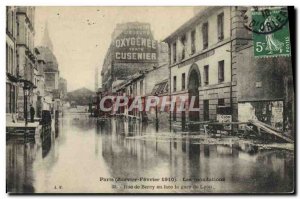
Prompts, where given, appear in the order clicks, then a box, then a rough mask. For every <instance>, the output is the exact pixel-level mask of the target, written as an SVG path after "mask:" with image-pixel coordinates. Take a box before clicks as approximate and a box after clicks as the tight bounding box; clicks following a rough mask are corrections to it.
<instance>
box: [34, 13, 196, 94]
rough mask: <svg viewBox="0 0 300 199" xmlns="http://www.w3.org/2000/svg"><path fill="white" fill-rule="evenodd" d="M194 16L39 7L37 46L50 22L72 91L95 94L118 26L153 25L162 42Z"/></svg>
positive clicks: (58, 56) (36, 32)
mask: <svg viewBox="0 0 300 199" xmlns="http://www.w3.org/2000/svg"><path fill="white" fill-rule="evenodd" d="M193 15H194V8H193V7H36V12H35V46H39V45H41V41H42V38H43V35H44V28H45V24H46V22H47V23H48V30H49V35H50V38H51V41H52V43H53V51H54V54H55V56H56V58H57V61H58V64H59V70H60V76H61V77H63V78H65V79H66V80H67V83H68V91H72V90H75V89H78V88H82V87H86V88H88V89H91V90H93V91H94V89H95V68H96V67H98V70H99V71H101V68H102V64H103V61H104V57H105V54H106V52H107V49H108V47H109V45H110V42H111V34H112V33H113V30H114V28H115V27H116V24H117V23H126V22H135V21H138V22H145V23H150V24H151V30H152V33H153V35H154V38H155V39H156V40H158V41H162V40H163V39H165V38H166V37H167V36H168V35H170V34H171V33H172V32H173V31H175V30H176V29H177V28H179V27H180V26H181V25H182V24H183V23H185V22H186V21H187V20H188V19H190V18H191V17H192V16H193Z"/></svg>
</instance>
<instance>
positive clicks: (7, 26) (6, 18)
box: [6, 6, 8, 31]
mask: <svg viewBox="0 0 300 199" xmlns="http://www.w3.org/2000/svg"><path fill="white" fill-rule="evenodd" d="M7 30H8V6H6V31H7Z"/></svg>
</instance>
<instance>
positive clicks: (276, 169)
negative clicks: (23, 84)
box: [6, 115, 294, 193]
mask: <svg viewBox="0 0 300 199" xmlns="http://www.w3.org/2000/svg"><path fill="white" fill-rule="evenodd" d="M170 130H171V131H170ZM186 134H187V132H183V131H179V130H178V129H177V130H176V131H175V130H173V129H170V127H169V126H165V127H164V126H162V125H160V126H159V129H158V131H157V129H156V125H155V124H151V123H150V124H146V123H141V122H138V121H127V120H121V119H115V118H114V119H106V120H96V119H93V118H89V117H88V116H86V115H82V116H78V115H76V116H75V115H65V116H64V118H63V119H61V120H60V121H59V124H58V125H57V126H55V128H54V129H53V132H51V133H50V134H49V135H47V136H45V137H43V138H42V139H41V141H39V140H24V139H15V138H11V139H9V140H7V144H6V146H7V152H6V153H7V156H6V157H7V190H8V191H9V192H51V193H62V192H67V193H69V192H77V193H78V192H79V193H80V192H82V193H89V192H90V193H92V192H96V193H99V192H130V190H128V189H124V186H123V185H130V184H132V183H131V182H122V183H120V186H119V187H118V189H114V190H112V189H111V186H112V184H111V183H102V184H101V182H99V181H98V179H99V177H122V178H126V177H129V178H135V177H148V178H153V177H154V178H157V177H176V178H177V182H164V183H163V184H165V185H209V186H211V187H212V188H211V189H197V190H177V192H274V191H275V192H288V191H291V190H292V187H293V164H294V162H293V161H294V158H293V153H291V152H287V151H282V150H281V151H279V150H268V151H264V152H261V151H258V149H257V147H254V146H253V145H251V144H237V143H232V144H231V143H230V142H229V144H226V145H225V144H223V145H216V144H199V143H197V142H196V141H195V139H191V138H189V137H188V136H185V135H186ZM149 135H150V136H149ZM173 135H176V136H173ZM183 178H185V179H189V178H225V182H219V181H210V182H192V181H187V182H182V179H183ZM144 184H145V185H147V184H148V185H150V184H151V185H153V183H149V182H145V183H144ZM160 184H162V182H157V183H155V185H160ZM56 185H61V186H62V187H63V189H62V190H57V189H55V187H56ZM139 191H140V192H150V193H153V192H167V191H168V190H153V191H152V190H135V192H139ZM175 191H176V190H171V192H175ZM169 192H170V190H169Z"/></svg>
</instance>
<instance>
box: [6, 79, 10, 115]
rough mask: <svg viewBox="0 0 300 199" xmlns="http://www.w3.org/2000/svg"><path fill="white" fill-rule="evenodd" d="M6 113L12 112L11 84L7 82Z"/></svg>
mask: <svg viewBox="0 0 300 199" xmlns="http://www.w3.org/2000/svg"><path fill="white" fill-rule="evenodd" d="M6 113H10V84H8V83H6Z"/></svg>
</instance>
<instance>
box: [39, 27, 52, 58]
mask: <svg viewBox="0 0 300 199" xmlns="http://www.w3.org/2000/svg"><path fill="white" fill-rule="evenodd" d="M42 46H45V47H48V48H49V49H50V50H51V51H52V52H53V45H52V41H51V39H50V36H49V30H48V22H46V24H45V30H44V36H43V39H42Z"/></svg>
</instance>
